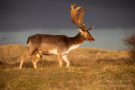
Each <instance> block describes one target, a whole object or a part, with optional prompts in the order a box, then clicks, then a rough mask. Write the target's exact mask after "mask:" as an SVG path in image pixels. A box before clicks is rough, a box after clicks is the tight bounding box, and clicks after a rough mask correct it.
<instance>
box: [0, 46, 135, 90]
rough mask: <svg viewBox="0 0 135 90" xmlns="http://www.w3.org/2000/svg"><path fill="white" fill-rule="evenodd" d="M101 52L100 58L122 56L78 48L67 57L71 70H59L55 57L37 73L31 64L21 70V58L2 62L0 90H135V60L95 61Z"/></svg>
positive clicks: (46, 61) (44, 63)
mask: <svg viewBox="0 0 135 90" xmlns="http://www.w3.org/2000/svg"><path fill="white" fill-rule="evenodd" d="M6 48H7V49H8V46H7V47H6ZM20 48H21V49H22V48H23V47H19V49H20ZM10 49H11V48H10ZM1 50H2V49H1ZM14 50H15V49H14ZM16 50H17V51H18V52H19V50H18V49H16ZM23 50H24V51H25V49H23ZM21 51H22V50H21ZM98 52H101V56H102V55H103V54H105V53H111V54H107V55H112V54H113V53H114V54H116V53H118V54H120V52H112V51H106V50H98V49H88V48H87V49H86V48H84V49H76V50H74V51H72V52H71V53H70V54H69V56H68V57H69V59H70V60H71V67H69V68H65V67H62V68H60V67H59V66H58V64H57V62H56V57H55V56H45V57H44V58H45V60H44V59H43V60H41V61H40V62H39V63H38V67H39V68H38V69H36V70H35V69H34V68H33V66H32V64H31V62H26V63H25V65H24V67H23V69H22V70H19V69H18V66H19V62H18V61H19V55H17V56H16V55H15V56H16V57H14V58H15V59H12V58H11V61H12V63H10V62H11V61H10V58H6V59H7V60H6V59H2V60H1V62H0V90H134V89H135V62H134V61H135V60H133V59H129V58H126V59H125V58H117V59H113V58H108V57H109V56H108V57H107V58H96V56H97V53H98ZM0 53H2V52H0ZM22 53H23V52H22ZM22 53H20V55H21V54H22ZM122 53H123V52H122ZM122 53H121V54H122ZM2 54H3V55H4V53H2ZM5 56H6V55H5ZM11 56H12V55H11ZM11 56H10V55H8V57H11ZM3 57H4V56H3ZM3 57H2V58H3ZM4 58H5V57H4ZM0 59H1V57H0ZM8 62H9V63H8Z"/></svg>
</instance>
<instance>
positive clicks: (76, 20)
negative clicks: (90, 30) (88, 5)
mask: <svg viewBox="0 0 135 90" xmlns="http://www.w3.org/2000/svg"><path fill="white" fill-rule="evenodd" d="M85 12H86V10H85V9H84V8H82V7H79V6H75V5H74V4H71V20H72V22H73V24H75V25H77V26H78V27H79V28H80V27H82V26H83V17H84V15H85Z"/></svg>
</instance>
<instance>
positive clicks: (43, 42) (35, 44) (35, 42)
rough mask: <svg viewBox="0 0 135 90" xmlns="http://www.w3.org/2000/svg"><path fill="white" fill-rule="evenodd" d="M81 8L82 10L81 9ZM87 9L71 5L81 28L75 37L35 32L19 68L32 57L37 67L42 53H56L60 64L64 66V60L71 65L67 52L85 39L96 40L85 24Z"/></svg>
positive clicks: (73, 17)
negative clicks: (84, 18) (84, 17)
mask: <svg viewBox="0 0 135 90" xmlns="http://www.w3.org/2000/svg"><path fill="white" fill-rule="evenodd" d="M79 10H80V11H79ZM85 11H86V10H85V9H83V8H82V7H75V5H74V4H72V5H71V19H72V22H73V23H74V24H75V25H77V27H78V28H79V33H78V34H77V35H76V36H74V37H68V36H65V35H49V34H35V35H32V36H30V37H29V38H28V40H27V46H28V53H27V55H24V56H23V57H22V60H21V62H20V66H19V68H20V69H21V68H22V65H23V62H24V60H26V58H28V57H32V62H33V66H34V68H37V65H36V64H37V62H38V61H39V60H40V59H41V58H42V55H46V54H47V55H48V54H54V55H57V56H58V62H59V66H60V67H62V64H63V61H65V62H66V67H69V65H70V62H69V60H68V58H67V54H68V53H69V52H70V51H71V50H73V49H76V48H78V47H79V46H80V45H81V44H82V43H83V42H84V41H90V42H91V41H94V38H93V37H92V36H91V34H90V33H89V31H88V30H92V29H93V28H89V29H87V28H86V26H85V24H83V16H84V14H85Z"/></svg>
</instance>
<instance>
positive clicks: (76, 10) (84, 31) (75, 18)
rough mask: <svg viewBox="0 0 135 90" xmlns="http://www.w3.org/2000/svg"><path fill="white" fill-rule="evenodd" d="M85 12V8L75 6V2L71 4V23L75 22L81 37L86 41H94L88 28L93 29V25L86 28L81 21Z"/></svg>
mask: <svg viewBox="0 0 135 90" xmlns="http://www.w3.org/2000/svg"><path fill="white" fill-rule="evenodd" d="M85 13H86V9H85V8H82V7H79V6H76V5H75V4H71V20H72V23H73V24H75V25H76V26H77V27H78V28H79V32H80V34H81V35H82V37H83V38H84V39H85V40H87V41H90V42H92V41H94V38H93V37H92V36H91V34H90V33H89V30H93V29H94V26H92V27H90V28H87V27H86V25H85V24H84V23H83V17H84V15H85Z"/></svg>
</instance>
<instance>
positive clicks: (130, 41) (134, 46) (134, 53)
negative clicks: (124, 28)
mask: <svg viewBox="0 0 135 90" xmlns="http://www.w3.org/2000/svg"><path fill="white" fill-rule="evenodd" d="M124 42H125V44H126V45H127V47H128V49H129V51H130V55H131V58H135V33H134V34H132V35H131V36H128V37H126V38H125V39H124Z"/></svg>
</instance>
